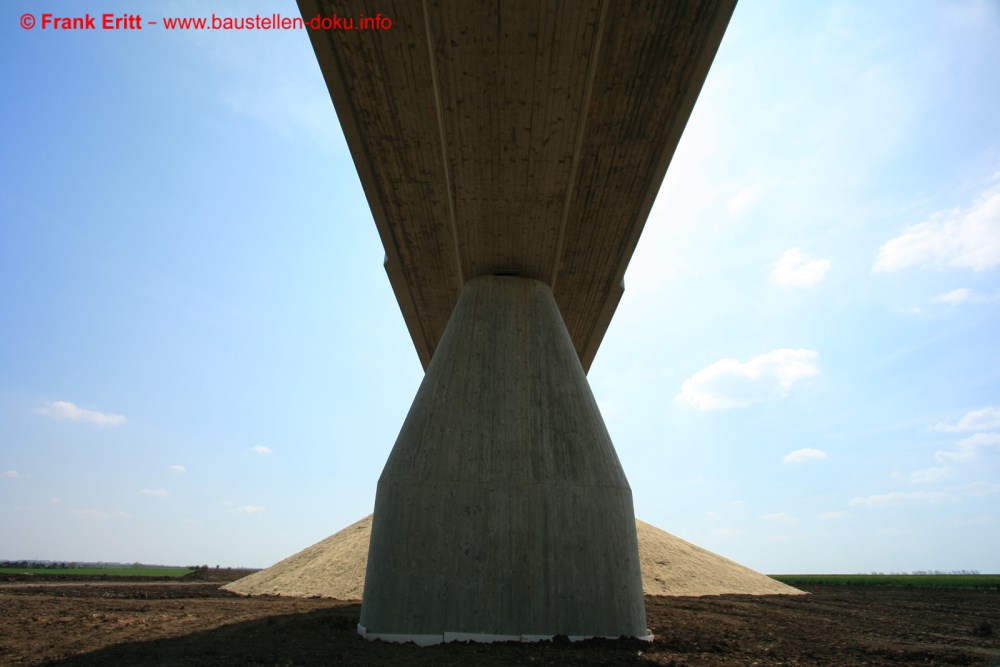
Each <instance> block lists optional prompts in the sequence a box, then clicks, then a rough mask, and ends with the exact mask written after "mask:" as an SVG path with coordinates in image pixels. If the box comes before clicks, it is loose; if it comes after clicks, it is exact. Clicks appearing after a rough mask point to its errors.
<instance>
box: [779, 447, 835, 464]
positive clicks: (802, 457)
mask: <svg viewBox="0 0 1000 667" xmlns="http://www.w3.org/2000/svg"><path fill="white" fill-rule="evenodd" d="M825 458H826V452H824V451H823V450H822V449H812V448H810V447H806V448H805V449H796V450H795V451H794V452H792V453H790V454H787V455H786V456H785V459H784V460H785V463H805V462H806V461H822V460H823V459H825Z"/></svg>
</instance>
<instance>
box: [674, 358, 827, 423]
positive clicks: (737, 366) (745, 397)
mask: <svg viewBox="0 0 1000 667" xmlns="http://www.w3.org/2000/svg"><path fill="white" fill-rule="evenodd" d="M818 358H819V354H818V353H817V352H816V351H815V350H802V349H779V350H772V351H771V352H768V353H767V354H762V355H759V356H757V357H754V358H753V359H750V360H749V361H746V362H742V361H739V360H738V359H721V360H719V361H716V362H715V363H713V364H711V365H709V366H706V367H705V368H703V369H701V370H700V371H698V372H697V373H695V374H694V375H692V376H691V377H690V378H688V379H687V380H685V381H684V384H683V385H681V391H680V393H679V394H677V396H676V397H674V401H675V402H677V403H682V404H687V405H691V406H693V407H696V408H698V409H700V410H720V409H724V408H741V407H746V406H749V405H753V404H755V403H761V402H764V401H767V400H769V399H773V398H781V397H783V396H785V395H786V394H787V393H788V391H789V390H790V389H791V388H792V386H793V385H794V384H796V383H797V382H799V381H800V380H804V379H805V378H808V377H812V376H814V375H818V374H819V367H818V366H817V360H818Z"/></svg>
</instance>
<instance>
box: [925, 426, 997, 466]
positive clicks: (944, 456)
mask: <svg viewBox="0 0 1000 667" xmlns="http://www.w3.org/2000/svg"><path fill="white" fill-rule="evenodd" d="M997 448H1000V433H976V434H975V435H971V436H969V437H968V438H964V439H962V440H959V441H958V442H957V443H955V449H953V450H943V449H939V450H938V451H936V452H935V453H934V460H935V461H937V462H938V463H947V462H948V461H953V462H955V463H968V462H970V461H976V460H978V459H979V458H980V457H981V456H982V455H983V454H984V453H986V452H987V451H990V450H993V449H997Z"/></svg>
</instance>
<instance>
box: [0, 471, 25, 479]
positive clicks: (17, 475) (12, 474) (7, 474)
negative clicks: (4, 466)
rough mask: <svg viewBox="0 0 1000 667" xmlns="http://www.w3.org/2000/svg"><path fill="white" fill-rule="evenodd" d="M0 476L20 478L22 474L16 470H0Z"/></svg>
mask: <svg viewBox="0 0 1000 667" xmlns="http://www.w3.org/2000/svg"><path fill="white" fill-rule="evenodd" d="M0 477H6V478H7V479H20V478H21V477H22V475H21V474H20V473H19V472H17V471H16V470H5V471H4V472H0Z"/></svg>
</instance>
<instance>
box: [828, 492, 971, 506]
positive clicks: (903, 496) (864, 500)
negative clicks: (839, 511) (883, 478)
mask: <svg viewBox="0 0 1000 667" xmlns="http://www.w3.org/2000/svg"><path fill="white" fill-rule="evenodd" d="M955 500H957V498H956V497H955V496H953V495H952V494H950V493H944V492H942V491H912V492H909V493H907V492H905V491H894V492H892V493H883V494H881V495H875V496H864V497H858V498H855V499H853V500H852V501H851V502H849V503H848V505H850V506H851V507H902V506H905V505H937V504H940V503H947V502H953V501H955Z"/></svg>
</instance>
